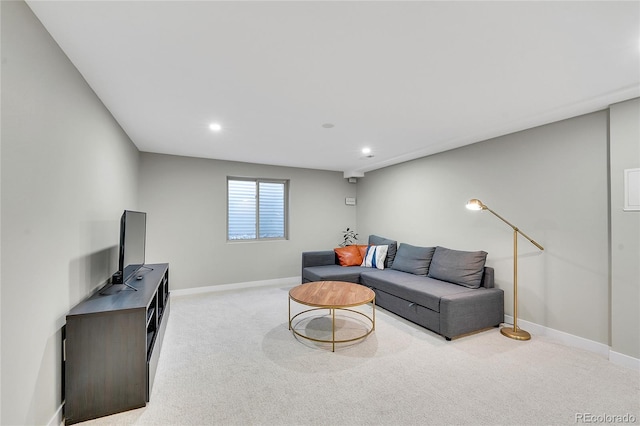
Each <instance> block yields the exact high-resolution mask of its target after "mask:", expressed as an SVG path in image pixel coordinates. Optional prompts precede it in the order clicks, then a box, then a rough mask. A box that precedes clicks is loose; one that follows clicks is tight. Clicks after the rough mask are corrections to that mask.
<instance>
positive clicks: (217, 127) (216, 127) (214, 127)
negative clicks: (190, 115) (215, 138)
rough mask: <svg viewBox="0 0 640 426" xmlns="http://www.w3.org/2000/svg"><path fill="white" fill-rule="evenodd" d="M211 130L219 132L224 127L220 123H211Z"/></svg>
mask: <svg viewBox="0 0 640 426" xmlns="http://www.w3.org/2000/svg"><path fill="white" fill-rule="evenodd" d="M209 129H210V130H211V131H212V132H219V131H220V130H222V126H221V125H220V124H219V123H211V124H209Z"/></svg>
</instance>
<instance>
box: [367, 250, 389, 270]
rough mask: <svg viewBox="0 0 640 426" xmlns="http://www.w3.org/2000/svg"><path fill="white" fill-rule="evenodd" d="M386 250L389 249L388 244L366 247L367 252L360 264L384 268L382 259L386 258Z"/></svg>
mask: <svg viewBox="0 0 640 426" xmlns="http://www.w3.org/2000/svg"><path fill="white" fill-rule="evenodd" d="M387 250H389V246H387V245H385V246H369V247H367V253H366V254H365V256H364V259H363V260H362V264H361V265H360V266H365V267H367V268H378V269H384V260H385V259H386V258H387Z"/></svg>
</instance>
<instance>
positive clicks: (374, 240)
mask: <svg viewBox="0 0 640 426" xmlns="http://www.w3.org/2000/svg"><path fill="white" fill-rule="evenodd" d="M369 245H374V246H389V248H388V249H387V260H385V261H384V267H385V268H390V267H391V265H393V259H395V258H396V251H398V242H397V241H395V240H390V239H388V238H384V237H379V236H377V235H369Z"/></svg>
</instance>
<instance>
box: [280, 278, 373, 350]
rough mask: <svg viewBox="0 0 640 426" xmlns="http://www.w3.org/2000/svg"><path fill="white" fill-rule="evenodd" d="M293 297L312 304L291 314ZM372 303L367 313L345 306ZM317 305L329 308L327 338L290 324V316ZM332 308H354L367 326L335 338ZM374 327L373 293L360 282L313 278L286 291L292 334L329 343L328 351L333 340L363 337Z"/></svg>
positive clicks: (338, 341) (334, 347) (344, 340)
mask: <svg viewBox="0 0 640 426" xmlns="http://www.w3.org/2000/svg"><path fill="white" fill-rule="evenodd" d="M292 300H293V301H295V302H297V303H300V304H302V305H307V306H312V307H313V308H312V309H307V310H305V311H302V312H299V313H297V314H296V315H294V316H293V317H292V316H291V301H292ZM369 302H371V303H372V314H371V316H368V315H366V314H364V313H362V312H359V311H356V310H353V309H349V308H352V307H355V306H360V305H364V304H367V303H369ZM321 309H329V311H330V314H331V340H324V339H316V338H313V337H310V336H307V335H305V334H302V333H300V332H299V331H297V330H296V329H295V327H294V326H293V320H295V319H296V318H297V317H298V316H300V315H302V314H304V313H307V312H312V311H317V310H321ZM336 310H343V311H349V312H354V313H356V314H359V315H362V316H363V317H365V318H366V319H367V320H368V322H371V328H368V327H367V328H366V331H365V333H364V334H362V335H359V336H357V337H353V338H350V339H342V340H336ZM375 328H376V294H375V293H374V292H373V290H371V289H370V288H367V287H365V286H363V285H360V284H354V283H348V282H343V281H316V282H310V283H306V284H301V285H299V286H297V287H294V288H292V289H291V290H290V291H289V330H291V331H292V332H293V333H294V334H295V335H296V336H300V337H302V338H304V339H308V340H313V341H314V342H322V343H331V351H332V352H335V350H336V343H346V342H353V341H355V340H360V339H364V338H365V337H367V336H368V335H369V334H371V332H372V331H373V330H375Z"/></svg>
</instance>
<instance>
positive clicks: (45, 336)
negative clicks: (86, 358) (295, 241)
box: [0, 1, 138, 425]
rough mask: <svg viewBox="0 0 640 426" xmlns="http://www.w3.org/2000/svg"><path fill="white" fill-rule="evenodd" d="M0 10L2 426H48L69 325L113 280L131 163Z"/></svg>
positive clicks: (90, 101)
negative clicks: (78, 307) (68, 318)
mask: <svg viewBox="0 0 640 426" xmlns="http://www.w3.org/2000/svg"><path fill="white" fill-rule="evenodd" d="M0 3H1V4H0V8H1V9H0V10H1V14H2V22H1V24H2V34H1V38H2V88H1V89H2V98H1V101H2V117H1V118H2V146H1V160H2V163H1V174H2V190H1V194H2V213H1V219H2V223H1V232H2V250H1V256H2V258H1V263H2V270H1V280H2V287H1V291H2V296H1V310H0V312H1V315H0V316H1V327H2V330H1V340H2V360H1V363H2V368H1V372H2V377H1V379H0V380H1V389H2V404H1V405H2V412H1V417H0V423H2V424H3V425H21V424H46V423H47V422H49V421H50V420H51V419H52V417H53V416H54V414H55V413H56V410H57V409H58V408H59V407H60V404H61V402H62V400H61V371H62V370H61V343H60V342H61V328H62V326H63V325H64V323H65V315H66V313H67V311H68V310H69V309H70V308H71V307H72V306H73V305H75V304H76V303H77V302H78V301H80V300H81V299H82V298H84V297H86V296H87V295H88V294H89V292H90V291H91V290H92V289H94V288H95V287H96V286H98V285H100V284H101V283H103V282H104V281H105V280H106V279H107V278H108V277H109V275H110V274H111V273H112V272H114V271H115V270H116V268H117V262H116V256H115V253H114V249H115V246H116V244H117V242H118V232H119V231H118V229H119V228H118V227H119V222H118V219H119V216H120V214H121V213H122V210H123V209H124V208H132V207H136V192H137V179H138V178H137V167H136V166H137V163H138V152H137V149H136V148H135V146H134V145H133V144H132V143H131V141H130V140H129V138H128V137H127V136H126V135H125V134H124V133H123V131H122V130H121V128H120V127H119V126H118V124H117V123H116V122H115V121H114V120H113V119H112V117H111V115H110V114H109V112H108V111H107V110H106V109H105V108H104V106H103V105H102V103H101V102H100V100H99V99H98V98H97V97H96V96H95V94H94V93H93V91H92V90H91V89H90V88H89V87H88V86H87V84H86V83H85V81H84V79H83V78H82V76H81V75H80V74H79V73H78V72H77V70H76V69H75V68H74V66H73V65H72V64H71V63H70V62H69V61H68V59H67V57H66V56H65V55H64V54H63V53H62V52H61V51H60V49H59V48H58V46H57V45H56V44H55V42H54V41H53V40H52V39H51V37H50V36H49V34H48V33H47V32H46V31H45V30H44V28H43V27H42V26H41V25H40V22H39V21H38V20H37V19H36V18H35V16H33V14H32V13H31V10H30V9H29V8H28V6H27V5H26V4H25V3H24V2H13V1H11V2H8V1H3V2H0Z"/></svg>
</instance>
